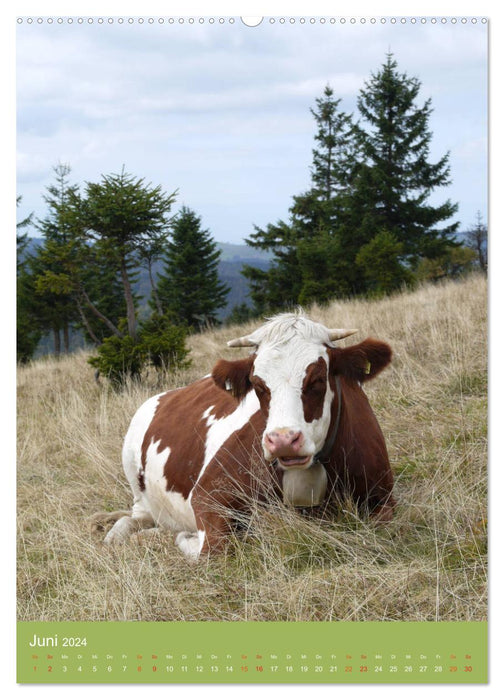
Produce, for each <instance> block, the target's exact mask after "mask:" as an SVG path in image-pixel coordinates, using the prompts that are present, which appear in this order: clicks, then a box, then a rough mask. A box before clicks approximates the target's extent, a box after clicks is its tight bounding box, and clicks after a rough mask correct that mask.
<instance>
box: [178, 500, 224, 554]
mask: <svg viewBox="0 0 504 700" xmlns="http://www.w3.org/2000/svg"><path fill="white" fill-rule="evenodd" d="M191 505H192V508H193V511H194V517H195V519H196V527H197V530H196V531H195V532H187V531H183V532H179V533H178V535H177V536H176V538H175V544H176V545H177V547H179V548H180V550H181V551H182V552H183V553H184V554H185V556H186V557H187V558H188V559H198V558H199V557H200V556H201V555H204V554H209V553H212V554H214V553H215V552H218V551H220V550H222V549H223V547H224V544H225V542H226V539H227V536H228V535H229V532H230V522H229V518H228V517H227V516H226V514H225V512H224V510H225V509H224V507H223V506H222V504H219V503H216V502H215V501H213V499H210V498H209V496H208V494H207V493H200V492H199V489H198V487H196V489H195V491H194V492H193V496H192V500H191ZM219 511H223V512H219Z"/></svg>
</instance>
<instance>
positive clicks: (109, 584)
mask: <svg viewBox="0 0 504 700" xmlns="http://www.w3.org/2000/svg"><path fill="white" fill-rule="evenodd" d="M306 311H307V312H308V314H309V315H310V316H311V317H312V318H313V319H314V320H318V321H321V322H322V323H325V324H326V325H327V326H330V327H334V326H339V327H354V328H358V329H359V333H358V334H356V335H354V336H352V338H348V339H347V340H345V341H342V345H351V344H352V343H354V342H359V341H360V340H363V339H364V338H366V337H368V336H374V337H376V338H379V339H381V340H384V341H386V342H388V343H390V345H391V346H392V348H393V351H394V359H393V362H392V365H391V367H390V368H388V369H387V370H386V371H384V372H383V373H382V374H381V375H380V376H379V377H378V378H376V379H375V380H374V381H373V382H370V383H369V384H368V385H366V393H367V394H368V396H369V399H370V402H371V405H372V407H373V409H374V411H375V413H376V415H377V417H378V420H379V423H380V425H381V427H382V430H383V432H384V435H385V438H386V442H387V445H388V449H389V454H390V459H391V463H392V468H393V471H394V474H395V479H396V483H395V491H394V493H395V496H396V499H397V502H398V506H397V511H396V515H395V518H394V519H393V521H392V522H391V523H389V524H387V525H382V526H380V527H377V526H376V525H374V524H372V523H371V522H369V521H368V520H367V519H366V518H363V517H360V516H359V514H358V513H357V512H356V510H355V508H354V507H353V505H352V504H351V503H346V502H343V503H340V504H338V508H337V509H332V510H331V511H329V509H327V510H322V512H320V513H318V514H317V515H316V516H314V517H309V516H307V515H306V514H303V513H302V512H300V511H297V510H293V509H291V508H289V507H287V506H284V505H283V504H282V503H280V502H275V501H272V502H270V503H268V504H266V505H265V506H261V507H259V506H257V507H255V508H253V509H252V513H251V518H250V521H249V522H248V523H247V527H246V529H245V531H242V532H238V533H236V534H235V535H233V537H232V538H231V539H230V542H229V545H228V546H227V548H226V550H225V551H224V552H223V553H222V554H219V555H216V556H214V557H212V558H210V559H203V560H201V561H199V562H196V563H191V562H188V561H187V560H185V559H184V558H183V556H182V554H181V553H180V552H179V550H178V548H176V547H175V545H174V543H173V535H171V534H170V533H166V534H161V535H159V536H157V537H154V538H149V539H148V540H145V539H143V538H142V537H137V538H136V539H133V540H132V541H131V542H130V543H128V544H127V545H124V546H123V547H116V548H112V549H109V548H106V547H104V546H103V544H102V540H103V535H104V533H103V532H99V531H94V530H93V529H92V527H91V526H90V523H91V522H92V520H91V516H92V515H93V514H94V513H95V512H97V511H114V510H124V509H128V508H129V507H130V506H131V494H130V489H129V486H128V484H127V482H126V479H125V477H124V475H123V472H122V468H121V462H120V454H121V445H122V439H123V437H124V434H125V432H126V430H127V427H128V424H129V421H130V419H131V417H132V416H133V414H134V412H135V410H136V409H137V408H138V406H139V405H140V404H141V403H142V401H143V400H145V399H146V398H148V397H149V396H151V395H152V394H154V393H157V392H158V391H160V390H162V389H164V388H166V389H168V388H173V387H175V386H180V385H183V384H186V383H188V382H190V381H193V380H195V379H197V378H199V377H200V376H202V375H204V374H206V373H208V372H209V371H211V369H212V366H213V364H214V363H215V361H216V360H217V359H218V358H219V357H222V356H225V357H238V356H240V355H241V354H245V353H246V351H242V350H238V351H236V350H233V351H232V350H229V349H227V348H226V340H228V339H230V338H233V337H236V336H238V335H243V334H244V333H245V332H247V331H250V330H252V329H253V328H254V327H256V325H257V324H254V323H250V324H247V325H245V326H240V327H232V328H219V329H215V330H211V331H208V332H206V333H202V334H200V335H195V336H192V337H191V338H190V339H189V345H190V347H191V357H192V361H193V362H192V366H191V367H190V368H189V369H188V370H185V371H184V372H181V373H179V374H177V375H168V376H165V377H164V378H163V380H162V385H161V386H160V383H159V379H158V378H157V377H156V376H148V377H146V378H144V380H143V381H142V382H141V383H130V384H128V385H127V386H126V387H125V389H124V390H123V391H121V392H116V391H113V390H112V389H111V388H110V387H109V386H108V385H107V382H106V380H102V381H101V383H100V384H97V383H96V382H95V381H94V378H93V370H92V368H91V367H90V366H89V365H88V364H87V362H86V360H87V355H86V353H85V352H79V353H77V354H75V355H71V356H67V357H62V358H60V359H56V358H54V357H47V358H44V359H41V360H38V361H34V362H33V363H31V364H29V365H27V366H23V367H20V368H18V390H17V391H18V423H17V431H18V464H17V478H18V486H17V499H18V500H17V526H18V535H17V548H18V553H17V565H18V577H17V582H18V619H19V620H51V621H56V620H82V621H84V620H151V621H161V620H224V621H234V620H237V621H245V620H261V621H270V620H276V621H287V620H288V621H298V620H304V621H318V620H349V621H350V620H352V621H371V620H373V621H375V620H389V621H390V620H403V621H433V620H445V621H455V620H457V621H466V620H484V619H486V615H487V545H486V539H487V537H486V536H487V532H486V530H487V510H486V509H487V434H486V430H487V318H486V316H487V283H486V279H485V278H484V277H482V276H480V275H474V276H472V277H469V278H467V279H465V280H462V281H448V282H446V283H443V284H437V285H430V286H429V285H426V286H422V287H420V288H418V289H416V290H414V291H404V292H401V293H397V294H396V295H394V296H392V297H389V298H385V299H378V300H369V301H363V300H348V301H337V302H334V303H332V304H329V305H328V306H325V307H323V308H322V307H317V306H315V307H312V308H311V309H307V310H306ZM181 420H183V417H181Z"/></svg>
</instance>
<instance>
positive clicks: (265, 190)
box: [17, 15, 487, 243]
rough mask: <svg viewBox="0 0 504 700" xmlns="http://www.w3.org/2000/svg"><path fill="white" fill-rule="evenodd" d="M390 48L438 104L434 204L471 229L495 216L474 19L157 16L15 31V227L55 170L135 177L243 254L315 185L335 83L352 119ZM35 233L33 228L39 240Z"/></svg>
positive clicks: (481, 53) (481, 37)
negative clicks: (318, 105) (321, 108)
mask: <svg viewBox="0 0 504 700" xmlns="http://www.w3.org/2000/svg"><path fill="white" fill-rule="evenodd" d="M388 51H391V52H392V53H393V54H394V57H395V59H396V60H397V62H398V66H399V70H400V71H401V72H405V73H406V74H407V75H408V76H410V77H417V78H419V80H420V81H421V83H422V90H421V93H420V97H419V102H418V104H419V106H420V105H422V104H423V102H424V101H425V100H426V99H428V98H429V97H430V98H432V107H433V110H434V111H433V114H432V116H431V119H430V124H429V125H430V129H431V131H432V132H433V138H432V143H431V161H436V160H437V159H439V158H441V157H442V156H443V155H444V154H445V153H446V151H450V153H451V157H450V165H451V177H452V185H451V186H449V187H446V188H442V189H440V190H438V191H436V192H435V193H434V194H433V196H432V200H431V201H432V202H433V203H436V204H438V203H441V202H443V201H444V200H446V199H447V198H450V199H451V200H452V201H454V202H458V203H459V212H458V214H457V216H456V217H455V218H456V220H458V221H460V223H461V229H462V230H464V229H467V228H468V227H470V226H471V225H472V224H473V223H474V222H475V220H476V214H477V212H478V210H479V211H481V213H482V215H483V218H484V220H485V221H486V217H487V25H486V24H483V23H482V22H481V21H478V22H477V23H476V24H473V23H471V22H470V21H468V22H467V23H466V24H462V22H461V21H460V19H459V20H458V21H457V22H456V23H455V24H454V23H452V22H451V20H450V19H448V21H447V22H446V23H445V24H442V23H441V21H440V20H438V21H437V23H436V24H433V23H432V22H431V21H430V19H429V20H428V22H427V23H426V24H422V23H421V21H420V18H418V19H417V22H416V24H412V23H411V21H410V20H409V19H408V20H407V21H406V22H405V23H404V24H401V23H400V21H399V19H398V20H397V22H396V24H392V23H391V22H390V21H386V22H385V23H384V24H381V23H380V20H379V19H378V21H377V22H376V23H375V24H372V23H371V22H370V21H369V20H368V21H366V22H365V23H364V24H362V23H360V22H359V20H357V21H356V22H355V23H351V22H350V20H349V19H348V20H347V21H346V23H345V24H342V23H341V22H340V20H339V19H338V20H337V21H336V22H335V23H331V22H330V19H329V18H327V19H326V22H325V24H322V23H321V22H320V20H319V19H318V20H317V21H316V22H314V23H313V24H310V21H309V18H307V19H306V22H305V23H304V24H302V23H301V22H300V18H299V17H297V18H296V21H295V22H294V23H290V22H289V18H287V19H286V21H285V22H284V23H281V22H280V18H278V17H277V18H275V22H274V23H271V22H270V20H269V18H264V20H263V21H262V23H261V24H260V25H259V26H258V27H255V28H250V27H246V26H245V25H244V24H243V23H242V22H241V21H240V19H239V18H235V21H234V23H230V21H229V18H226V19H225V21H224V22H223V23H222V24H220V23H219V19H218V17H217V18H216V19H215V22H214V23H213V24H211V23H210V22H209V20H208V18H206V20H205V22H204V23H203V24H200V23H199V20H198V19H197V18H196V19H195V20H194V22H193V23H192V24H191V23H189V21H188V18H186V20H185V22H184V23H183V24H181V23H179V22H178V21H175V22H174V23H173V24H170V23H169V21H168V18H166V19H165V21H164V23H160V21H159V18H158V17H155V18H154V21H153V23H149V21H148V17H145V18H144V22H143V24H140V23H139V22H138V17H137V18H135V20H134V22H133V23H131V24H130V23H128V18H127V17H125V19H124V22H123V23H122V24H120V23H119V22H118V17H114V18H113V22H109V18H108V16H106V15H104V17H103V22H102V23H99V22H98V16H96V17H94V18H93V22H92V23H89V22H88V20H87V18H85V20H84V22H83V23H82V24H79V23H78V22H77V18H74V21H73V23H72V24H68V23H67V22H66V20H65V21H64V22H63V23H62V24H59V23H58V22H57V21H56V19H55V20H54V22H53V23H52V24H49V23H48V22H47V20H44V21H43V22H42V23H40V24H39V23H37V22H36V20H35V21H33V22H32V23H31V24H29V23H28V22H27V21H26V19H25V20H24V21H23V22H22V23H20V24H18V28H17V100H18V101H17V119H18V126H17V158H18V166H17V168H18V169H17V175H18V183H17V194H18V195H21V196H22V198H23V200H22V201H23V203H22V207H21V208H20V209H19V210H18V218H19V219H20V218H22V217H23V216H25V215H26V214H28V213H30V212H31V211H34V212H35V214H36V216H38V217H43V216H44V215H45V213H46V212H45V205H44V202H43V199H42V196H43V194H44V192H45V190H46V188H47V186H48V185H50V184H51V183H53V182H54V173H53V166H55V165H56V164H57V163H58V162H63V163H68V164H69V165H70V166H71V168H72V173H71V180H72V182H75V183H78V184H81V185H83V184H84V183H85V182H86V181H98V180H99V179H100V177H101V175H102V174H108V173H117V172H119V171H120V170H121V168H122V167H123V165H124V167H125V169H126V171H127V172H129V173H131V174H133V175H135V176H137V177H141V178H144V179H145V181H146V182H147V183H152V184H153V185H158V184H160V185H161V186H162V187H163V189H164V190H165V191H166V192H167V193H168V192H173V191H174V190H176V189H178V191H179V195H178V198H177V203H176V206H175V210H177V209H178V208H179V207H180V206H181V205H183V204H185V205H186V206H188V207H190V208H191V209H194V210H195V211H196V212H197V213H198V214H199V215H200V216H201V217H202V222H203V225H204V226H205V227H206V228H209V229H210V231H211V233H212V235H213V236H214V238H215V239H216V240H218V241H222V242H232V243H240V242H242V241H243V239H244V238H245V237H246V236H249V235H250V234H251V233H252V232H253V230H254V228H253V227H254V224H256V225H258V226H261V227H263V226H265V225H266V224H268V223H270V222H275V221H277V220H278V219H282V218H283V219H285V218H287V216H288V208H289V206H290V204H291V202H292V197H293V196H294V195H296V194H299V193H301V192H303V191H305V190H306V189H307V188H308V187H309V186H310V165H311V160H312V153H311V151H312V148H313V146H314V141H313V137H314V134H315V122H314V120H313V117H312V115H311V114H310V108H311V107H313V106H314V104H315V99H316V98H317V97H320V96H321V94H322V92H323V89H324V86H325V85H326V84H328V83H329V84H330V85H331V86H332V87H333V89H334V92H335V96H336V97H339V98H341V104H340V107H341V108H342V109H343V110H344V111H347V112H353V113H354V114H355V115H356V116H357V111H356V98H357V96H358V93H359V90H360V89H362V88H363V87H364V84H365V82H366V81H367V80H369V78H370V77H371V73H372V72H377V71H378V70H379V69H380V67H381V65H382V64H383V62H384V61H385V56H386V53H387V52H388ZM33 233H35V232H33Z"/></svg>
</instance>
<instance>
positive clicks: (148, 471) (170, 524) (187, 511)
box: [144, 440, 196, 532]
mask: <svg viewBox="0 0 504 700" xmlns="http://www.w3.org/2000/svg"><path fill="white" fill-rule="evenodd" d="M160 442H161V441H160V440H158V441H157V442H154V441H153V440H152V441H151V444H150V445H149V447H148V448H147V453H146V459H145V472H144V482H145V491H144V498H145V500H147V501H148V503H149V508H150V512H151V514H152V517H153V518H154V520H155V522H156V523H157V524H158V525H159V526H160V527H164V528H167V529H168V530H174V531H175V532H178V531H179V530H191V529H194V530H195V529H196V519H195V517H194V511H193V509H192V508H191V505H190V503H189V502H188V501H187V500H186V499H185V498H184V497H183V496H182V494H180V493H178V492H177V491H168V490H167V481H166V477H165V475H164V470H165V466H166V462H167V461H168V459H169V457H170V454H171V449H170V447H166V448H165V449H164V450H161V452H159V451H158V448H159V445H160Z"/></svg>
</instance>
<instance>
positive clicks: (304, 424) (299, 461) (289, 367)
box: [212, 314, 391, 469]
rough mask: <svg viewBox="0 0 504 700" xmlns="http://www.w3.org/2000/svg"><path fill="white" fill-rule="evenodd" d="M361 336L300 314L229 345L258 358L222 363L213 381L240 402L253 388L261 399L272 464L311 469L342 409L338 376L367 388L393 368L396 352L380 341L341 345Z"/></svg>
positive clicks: (267, 456)
mask: <svg viewBox="0 0 504 700" xmlns="http://www.w3.org/2000/svg"><path fill="white" fill-rule="evenodd" d="M355 332H356V331H354V330H343V329H332V330H330V329H328V328H326V327H325V326H323V325H321V324H319V323H315V322H313V321H310V320H309V319H307V318H306V317H304V316H302V315H300V314H281V315H279V316H275V317H274V318H272V319H270V320H269V322H268V323H266V324H265V325H263V326H261V327H260V328H259V329H257V330H256V331H254V333H252V334H251V335H249V336H244V337H242V338H238V339H236V340H232V341H230V342H229V343H228V345H229V346H231V347H240V346H252V347H254V352H253V354H252V355H250V356H249V357H246V358H244V359H240V360H234V361H229V360H220V361H219V362H217V364H216V365H215V367H214V370H213V372H212V376H213V379H214V381H215V383H216V384H217V386H219V387H220V388H222V389H224V390H227V391H229V392H231V393H232V394H233V395H234V396H235V397H236V398H237V399H238V400H241V399H243V398H244V397H245V396H246V395H247V393H248V392H249V391H252V390H254V391H255V393H256V394H257V398H258V400H259V404H260V407H261V411H262V413H263V414H264V416H265V418H266V428H265V430H264V433H263V436H262V447H263V451H264V457H265V459H266V460H267V461H272V460H274V459H276V460H278V464H279V465H280V466H281V467H282V468H283V469H307V468H308V467H310V466H311V464H312V463H313V460H314V457H315V455H317V454H318V453H319V452H320V451H321V450H322V448H323V447H324V444H325V442H326V439H327V435H328V432H329V427H330V425H331V417H332V416H334V412H335V411H337V410H338V406H337V398H335V396H336V391H335V382H336V377H337V376H338V375H339V376H344V377H346V378H348V379H352V380H355V381H358V382H364V381H367V380H369V379H371V378H372V377H374V376H376V375H377V374H378V372H380V371H381V370H382V369H384V367H386V366H387V365H388V363H389V362H390V359H391V350H390V348H389V346H388V345H386V344H385V343H382V342H380V341H377V340H373V339H370V338H369V339H367V340H365V341H363V342H362V343H359V344H358V345H354V346H352V347H348V348H337V347H335V345H334V342H335V341H336V340H339V339H341V338H345V337H346V336H348V335H350V334H352V333H355ZM335 404H336V405H335Z"/></svg>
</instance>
